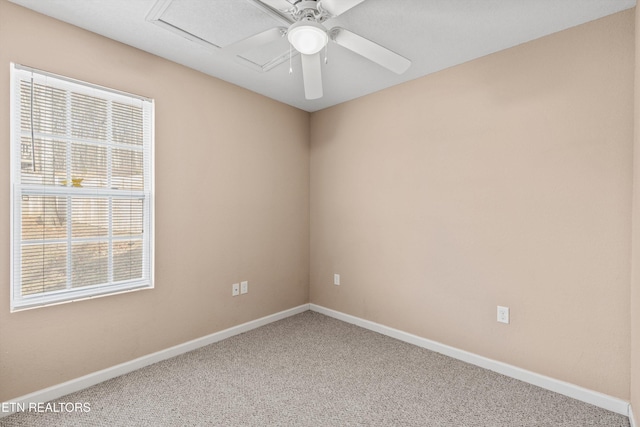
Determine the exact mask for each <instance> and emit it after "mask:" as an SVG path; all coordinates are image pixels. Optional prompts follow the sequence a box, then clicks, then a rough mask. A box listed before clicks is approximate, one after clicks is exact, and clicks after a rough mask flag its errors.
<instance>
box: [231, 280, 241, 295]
mask: <svg viewBox="0 0 640 427" xmlns="http://www.w3.org/2000/svg"><path fill="white" fill-rule="evenodd" d="M238 295H240V283H234V284H233V285H231V296H232V297H237V296H238Z"/></svg>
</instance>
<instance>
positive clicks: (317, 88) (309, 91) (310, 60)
mask: <svg viewBox="0 0 640 427" xmlns="http://www.w3.org/2000/svg"><path fill="white" fill-rule="evenodd" d="M300 58H302V77H303V79H304V97H305V98H307V99H318V98H322V71H321V64H322V61H320V53H314V54H313V55H305V54H300Z"/></svg>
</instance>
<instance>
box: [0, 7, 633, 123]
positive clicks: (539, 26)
mask: <svg viewBox="0 0 640 427" xmlns="http://www.w3.org/2000/svg"><path fill="white" fill-rule="evenodd" d="M10 1H12V2H13V3H16V4H19V5H22V6H24V7H27V8H29V9H33V10H35V11H37V12H40V13H43V14H45V15H49V16H51V17H54V18H57V19H59V20H61V21H65V22H68V23H70V24H73V25H76V26H78V27H82V28H85V29H87V30H89V31H92V32H95V33H98V34H101V35H104V36H106V37H109V38H111V39H114V40H117V41H120V42H122V43H126V44H128V45H131V46H134V47H137V48H139V49H142V50H145V51H148V52H151V53H153V54H156V55H159V56H162V57H164V58H167V59H170V60H172V61H175V62H177V63H180V64H183V65H186V66H188V67H191V68H194V69H196V70H199V71H202V72H204V73H206V74H209V75H211V76H214V77H218V78H220V79H222V80H226V81H228V82H231V83H234V84H236V85H238V86H242V87H245V88H247V89H249V90H252V91H254V92H257V93H260V94H263V95H265V96H268V97H270V98H273V99H276V100H278V101H281V102H284V103H286V104H289V105H292V106H295V107H298V108H301V109H303V110H306V111H317V110H320V109H323V108H326V107H329V106H332V105H335V104H339V103H341V102H345V101H348V100H351V99H354V98H358V97H360V96H363V95H366V94H369V93H372V92H376V91H378V90H381V89H384V88H386V87H390V86H393V85H396V84H399V83H402V82H405V81H408V80H413V79H415V78H418V77H421V76H424V75H427V74H430V73H433V72H436V71H439V70H442V69H445V68H448V67H452V66H454V65H457V64H460V63H463V62H466V61H469V60H472V59H475V58H478V57H481V56H484V55H488V54H490V53H493V52H497V51H499V50H502V49H506V48H509V47H512V46H515V45H518V44H521V43H524V42H527V41H530V40H533V39H536V38H539V37H542V36H545V35H547V34H551V33H554V32H557V31H561V30H564V29H567V28H570V27H573V26H576V25H579V24H582V23H585V22H589V21H592V20H594V19H597V18H601V17H603V16H606V15H610V14H612V13H616V12H619V11H622V10H625V9H629V8H631V7H633V6H635V3H636V1H635V0H395V1H391V0H366V1H364V2H363V3H361V4H360V5H358V6H356V7H354V8H353V9H351V10H349V11H347V12H346V13H344V14H343V15H341V16H340V17H338V18H336V19H332V20H329V21H327V22H326V23H325V25H326V26H327V27H329V28H331V27H334V26H341V27H344V28H347V29H349V30H351V31H353V32H355V33H357V34H360V35H362V36H363V37H366V38H368V39H370V40H373V41H375V42H376V43H378V44H381V45H383V46H385V47H387V48H389V49H391V50H393V51H395V52H397V53H399V54H401V55H402V56H405V57H407V58H409V59H410V60H411V61H412V62H413V63H412V66H411V67H410V68H409V70H408V71H407V72H406V73H404V74H403V75H400V76H399V75H396V74H394V73H392V72H390V71H388V70H387V69H385V68H382V67H380V66H378V65H377V64H375V63H372V62H370V61H368V60H366V59H364V58H362V57H360V56H358V55H356V54H354V53H353V52H350V51H348V50H346V49H344V48H342V47H340V46H338V45H335V44H332V43H330V44H329V48H328V63H327V64H323V65H322V78H323V85H324V96H323V97H322V98H321V99H317V100H311V101H310V100H306V99H305V98H304V90H303V84H302V75H301V69H300V58H299V57H294V58H293V60H292V65H293V74H289V61H288V60H286V59H285V60H284V61H282V63H280V64H279V65H277V66H275V67H273V68H272V69H270V70H269V71H259V70H260V69H261V65H263V64H264V63H265V62H267V61H268V60H269V59H272V58H273V57H275V56H277V55H281V54H286V53H287V52H288V43H287V42H286V39H282V40H280V41H278V42H276V43H274V44H272V45H269V46H266V47H265V48H264V49H256V50H254V51H253V52H248V53H245V54H244V56H245V59H247V61H243V60H238V59H237V58H235V57H234V56H233V55H230V54H228V53H227V52H224V51H223V50H222V49H219V48H218V47H216V46H222V47H224V46H226V45H228V44H231V43H233V42H236V41H238V40H241V39H244V38H246V37H248V36H250V35H253V34H255V33H258V32H260V31H263V30H265V29H268V28H271V27H276V26H284V27H286V24H285V23H283V22H282V21H281V20H278V19H276V18H274V17H272V16H270V15H267V14H266V13H264V12H263V11H262V10H261V9H260V8H258V7H256V6H255V4H254V3H253V2H252V1H251V0H173V1H170V0H161V2H166V1H169V2H168V3H164V6H166V9H164V11H163V13H162V14H161V18H162V20H163V21H166V22H168V23H170V24H171V25H174V26H177V27H180V28H182V29H183V30H184V31H186V32H188V33H191V34H192V35H194V36H195V37H196V38H199V39H202V40H196V39H194V38H193V37H191V38H186V37H185V36H184V35H181V34H179V33H178V32H175V31H170V30H168V29H167V26H164V27H163V26H161V25H157V24H154V23H153V22H150V21H149V20H147V17H148V16H149V14H150V12H152V11H153V10H154V8H156V9H157V6H158V3H157V0H46V1H44V0H10ZM290 1H291V0H290ZM248 61H250V62H253V63H256V64H259V65H260V66H247V64H248Z"/></svg>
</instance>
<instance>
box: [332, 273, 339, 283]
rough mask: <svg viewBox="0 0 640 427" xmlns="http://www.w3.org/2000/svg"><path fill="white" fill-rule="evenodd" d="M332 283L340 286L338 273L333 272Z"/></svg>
mask: <svg viewBox="0 0 640 427" xmlns="http://www.w3.org/2000/svg"><path fill="white" fill-rule="evenodd" d="M333 284H334V285H336V286H340V275H339V274H334V275H333Z"/></svg>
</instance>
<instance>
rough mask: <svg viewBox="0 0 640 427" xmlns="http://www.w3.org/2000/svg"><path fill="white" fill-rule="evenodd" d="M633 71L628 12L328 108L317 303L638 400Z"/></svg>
mask: <svg viewBox="0 0 640 427" xmlns="http://www.w3.org/2000/svg"><path fill="white" fill-rule="evenodd" d="M633 67H634V12H633V11H626V12H623V13H619V14H616V15H613V16H610V17H607V18H604V19H601V20H598V21H595V22H592V23H588V24H586V25H582V26H579V27H576V28H573V29H570V30H567V31H564V32H561V33H558V34H554V35H551V36H548V37H545V38H542V39H539V40H536V41H533V42H531V43H527V44H524V45H521V46H518V47H515V48H512V49H509V50H506V51H502V52H499V53H496V54H493V55H491V56H488V57H484V58H481V59H478V60H475V61H472V62H469V63H466V64H463V65H461V66H458V67H454V68H451V69H448V70H445V71H442V72H440V73H436V74H433V75H430V76H427V77H424V78H421V79H418V80H415V81H412V82H409V83H406V84H403V85H400V86H397V87H394V88H391V89H388V90H385V91H382V92H379V93H377V94H374V95H372V96H368V97H364V98H360V99H358V100H354V101H352V102H348V103H345V104H342V105H339V106H336V107H333V108H330V109H326V110H323V111H320V112H318V113H314V114H313V115H312V118H311V293H310V300H311V302H312V303H316V304H320V305H323V306H325V307H329V308H332V309H336V310H339V311H342V312H345V313H349V314H352V315H355V316H358V317H361V318H365V319H368V320H372V321H375V322H379V323H382V324H385V325H388V326H391V327H395V328H398V329H401V330H404V331H408V332H411V333H414V334H417V335H419V336H422V337H426V338H429V339H432V340H436V341H439V342H442V343H445V344H448V345H452V346H454V347H457V348H461V349H464V350H468V351H471V352H473V353H477V354H479V355H482V356H486V357H489V358H492V359H496V360H500V361H504V362H506V363H509V364H513V365H515V366H519V367H522V368H524V369H528V370H531V371H534V372H538V373H541V374H544V375H548V376H551V377H554V378H557V379H560V380H565V381H568V382H571V383H574V384H577V385H580V386H584V387H587V388H589V389H593V390H597V391H600V392H603V393H606V394H609V395H613V396H617V397H619V398H623V399H628V398H629V377H630V367H629V366H630V362H629V352H630V325H629V323H630V322H629V317H630V312H629V294H630V292H629V283H630V269H629V259H630V233H631V191H632V190H631V184H632V140H633V75H634V68H633ZM333 273H339V274H341V280H342V284H341V285H340V286H334V285H333ZM497 305H506V306H509V307H510V308H511V324H510V325H508V326H506V325H503V324H499V323H497V322H496V306H497ZM636 382H637V380H636Z"/></svg>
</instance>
